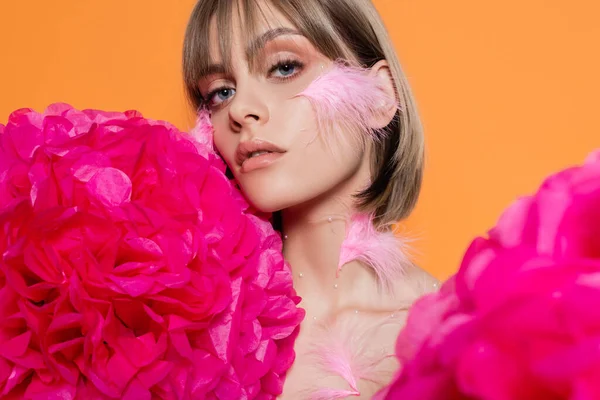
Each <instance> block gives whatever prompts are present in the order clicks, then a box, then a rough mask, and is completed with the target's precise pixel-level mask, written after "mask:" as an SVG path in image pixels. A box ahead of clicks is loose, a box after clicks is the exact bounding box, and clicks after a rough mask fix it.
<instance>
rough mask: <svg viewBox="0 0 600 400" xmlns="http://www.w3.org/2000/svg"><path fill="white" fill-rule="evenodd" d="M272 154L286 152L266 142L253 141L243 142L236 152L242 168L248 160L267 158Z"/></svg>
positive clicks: (236, 158)
mask: <svg viewBox="0 0 600 400" xmlns="http://www.w3.org/2000/svg"><path fill="white" fill-rule="evenodd" d="M272 153H280V154H283V153H285V150H283V149H282V148H280V147H278V146H276V145H274V144H273V143H271V142H267V141H265V140H260V139H253V140H250V141H247V142H242V143H240V144H239V146H238V147H237V150H236V152H235V160H236V162H237V164H238V165H239V166H240V167H241V166H242V165H243V164H244V162H246V160H249V159H252V158H259V157H265V156H266V155H269V154H272Z"/></svg>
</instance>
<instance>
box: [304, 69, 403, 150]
mask: <svg viewBox="0 0 600 400" xmlns="http://www.w3.org/2000/svg"><path fill="white" fill-rule="evenodd" d="M296 96H303V97H305V98H307V99H308V100H309V101H310V103H311V105H312V106H313V108H314V110H315V113H316V116H317V123H318V128H319V132H320V133H321V134H323V135H324V139H325V141H326V143H328V144H329V147H330V148H334V147H333V146H332V139H335V140H342V141H348V142H351V143H361V144H364V143H365V142H366V140H367V139H368V138H370V139H374V140H378V139H381V138H382V135H384V134H385V131H384V130H382V129H373V127H372V125H373V121H374V118H375V117H376V116H377V115H378V113H380V112H381V110H382V109H386V108H387V107H389V106H390V105H392V104H394V105H396V107H397V101H396V99H395V98H390V96H389V95H388V94H387V93H386V91H385V89H384V88H382V87H381V84H380V81H379V80H378V79H377V77H376V76H371V75H369V70H367V69H363V68H356V67H350V66H346V65H343V64H341V63H339V62H338V63H334V66H333V68H331V69H330V70H329V71H328V72H326V73H325V74H323V75H321V76H320V77H318V78H317V79H315V80H314V81H313V82H312V83H311V84H310V85H309V86H308V87H307V88H306V89H305V90H304V91H302V92H301V93H299V94H297V95H296ZM336 132H342V133H343V134H337V135H336Z"/></svg>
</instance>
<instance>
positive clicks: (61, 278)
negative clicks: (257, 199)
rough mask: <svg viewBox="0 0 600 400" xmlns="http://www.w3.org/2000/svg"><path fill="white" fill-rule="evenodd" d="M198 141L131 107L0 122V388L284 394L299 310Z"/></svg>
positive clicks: (66, 110)
mask: <svg viewBox="0 0 600 400" xmlns="http://www.w3.org/2000/svg"><path fill="white" fill-rule="evenodd" d="M206 146H207V145H206V144H205V143H200V142H197V141H194V140H192V138H191V137H189V136H186V135H185V134H183V133H180V132H179V131H178V130H177V129H176V128H175V127H173V126H172V125H169V124H167V123H164V122H157V121H151V120H147V119H144V118H142V116H141V115H140V114H139V113H137V112H133V111H131V112H126V113H107V112H101V111H92V110H86V111H78V110H75V109H73V108H71V107H70V106H67V105H62V104H56V105H52V106H51V107H49V108H48V110H47V111H46V112H45V113H44V114H39V113H36V112H34V111H32V110H29V109H23V110H19V111H16V112H14V113H13V114H12V115H11V116H10V118H9V121H8V124H7V125H6V127H4V126H2V125H0V253H1V254H2V258H1V260H0V396H4V397H8V398H19V399H23V398H24V399H59V398H60V399H75V398H76V399H108V398H113V399H131V400H134V399H135V400H142V399H159V398H160V399H204V398H206V399H217V398H218V399H232V400H233V399H236V400H237V399H241V398H248V399H274V398H275V397H276V396H277V395H278V394H279V393H281V389H282V384H283V378H284V375H285V373H286V371H287V369H288V368H289V367H290V365H291V364H292V362H293V360H294V351H293V342H294V338H295V335H296V333H297V328H298V325H299V323H300V321H301V319H302V318H303V311H302V310H301V309H299V308H297V304H298V302H299V298H298V297H297V296H296V295H295V293H294V291H293V288H292V278H291V273H290V270H289V268H288V266H287V265H286V263H285V262H284V260H283V257H282V254H281V241H280V238H279V236H278V234H276V233H275V232H274V231H273V229H272V228H271V226H270V224H269V223H268V222H267V221H264V220H262V219H260V218H258V217H255V216H253V215H250V214H248V213H247V212H246V210H247V207H248V206H247V204H246V202H245V201H244V199H243V198H242V197H241V195H240V194H239V193H238V191H237V190H236V189H235V188H234V187H233V185H232V184H231V183H230V182H229V181H228V180H227V178H226V177H225V174H224V170H225V168H224V164H223V163H222V161H221V160H220V159H219V158H218V157H216V156H215V155H214V153H213V152H212V149H210V148H207V147H206Z"/></svg>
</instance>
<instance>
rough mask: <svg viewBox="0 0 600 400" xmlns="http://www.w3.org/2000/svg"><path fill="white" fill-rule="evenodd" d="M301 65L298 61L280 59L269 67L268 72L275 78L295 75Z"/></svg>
mask: <svg viewBox="0 0 600 400" xmlns="http://www.w3.org/2000/svg"><path fill="white" fill-rule="evenodd" d="M302 66H303V64H302V63H300V62H298V61H292V60H290V61H281V62H279V63H277V64H275V65H274V66H273V67H272V68H271V71H270V74H272V75H273V76H274V77H275V78H280V79H285V78H289V77H291V76H294V75H296V74H297V73H298V72H299V70H300V69H302Z"/></svg>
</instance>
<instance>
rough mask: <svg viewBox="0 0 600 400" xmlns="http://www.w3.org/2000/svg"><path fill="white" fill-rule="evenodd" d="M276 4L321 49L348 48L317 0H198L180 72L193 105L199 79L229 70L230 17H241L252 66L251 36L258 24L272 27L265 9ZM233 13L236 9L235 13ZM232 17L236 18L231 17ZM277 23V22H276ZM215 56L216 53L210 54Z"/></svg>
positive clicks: (331, 52) (335, 54) (333, 54)
mask: <svg viewBox="0 0 600 400" xmlns="http://www.w3.org/2000/svg"><path fill="white" fill-rule="evenodd" d="M273 8H275V9H276V10H277V11H279V12H280V13H281V14H283V16H284V17H285V18H287V19H288V20H289V21H290V22H291V23H292V24H293V25H294V27H295V28H296V29H297V30H298V31H299V32H300V33H301V34H302V35H304V36H305V37H306V38H307V39H308V40H309V41H310V42H311V43H312V44H313V46H315V47H316V48H317V49H318V50H319V51H320V52H321V53H323V54H324V55H325V56H327V57H329V58H330V59H332V60H334V59H337V58H342V57H343V56H344V54H346V55H347V54H348V52H344V51H342V48H341V47H340V45H339V44H338V43H342V40H341V38H340V36H339V34H338V33H337V32H336V31H335V29H334V28H333V21H331V22H332V23H331V24H325V23H323V21H328V20H329V18H328V15H327V13H325V12H324V10H323V9H322V7H320V6H319V0H291V1H278V2H275V3H273V2H271V1H261V0H200V1H198V3H197V4H196V6H195V8H194V10H193V12H192V15H191V17H190V21H189V23H188V26H187V30H186V34H185V41H184V48H183V75H184V83H185V86H186V91H187V94H188V97H189V98H190V100H191V101H192V103H193V106H194V107H195V108H200V107H202V106H203V102H204V100H203V98H202V95H201V93H200V90H199V88H198V82H199V80H200V79H201V78H202V77H203V76H206V75H209V74H212V73H225V74H231V73H232V66H231V48H232V42H233V26H232V25H233V21H234V20H237V21H240V25H241V26H240V32H243V35H242V36H243V37H244V38H247V39H248V43H246V45H247V46H249V47H247V48H248V54H246V56H247V62H248V64H249V67H250V69H251V70H253V69H254V66H255V61H256V60H255V57H253V55H254V54H256V53H257V49H256V46H254V48H253V47H252V45H253V44H255V42H254V41H253V39H254V38H255V37H256V36H257V33H258V32H257V30H258V26H261V25H266V26H268V27H269V28H274V26H273V24H274V21H269V19H268V18H267V17H266V13H265V11H269V10H272V9H273ZM234 13H236V14H235V15H234ZM234 17H235V18H234ZM213 20H214V22H215V23H216V32H218V35H217V40H218V49H219V50H218V51H219V54H218V56H220V59H221V62H220V63H219V64H221V66H222V68H219V69H218V70H215V69H214V64H213V63H214V60H213V59H212V58H211V52H210V49H211V45H210V44H211V37H210V36H211V35H210V33H211V23H212V22H213ZM275 23H276V22H275ZM213 56H215V55H213Z"/></svg>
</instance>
